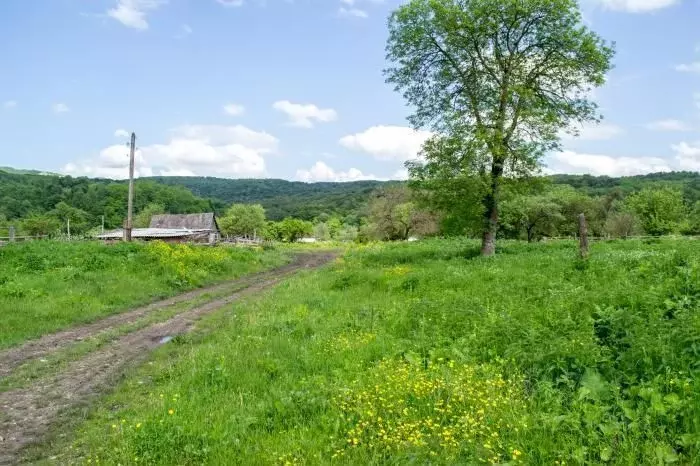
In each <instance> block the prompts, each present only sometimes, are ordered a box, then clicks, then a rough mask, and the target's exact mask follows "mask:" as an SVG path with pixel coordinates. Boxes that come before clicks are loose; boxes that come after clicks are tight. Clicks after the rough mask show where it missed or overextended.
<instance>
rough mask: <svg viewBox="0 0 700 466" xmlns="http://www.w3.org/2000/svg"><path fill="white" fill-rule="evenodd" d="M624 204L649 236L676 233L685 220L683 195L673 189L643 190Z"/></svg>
mask: <svg viewBox="0 0 700 466" xmlns="http://www.w3.org/2000/svg"><path fill="white" fill-rule="evenodd" d="M625 204H626V205H627V206H628V208H629V209H630V210H632V211H633V212H634V213H636V214H637V216H638V217H639V219H640V221H641V224H642V228H643V229H644V231H645V232H646V233H647V234H649V235H667V234H669V233H676V232H678V231H679V230H681V228H682V226H683V225H682V222H683V221H684V220H686V218H687V217H686V215H687V212H686V207H685V204H684V203H683V193H682V192H681V191H680V190H678V189H674V188H645V189H643V190H641V191H639V192H638V193H635V194H633V195H631V196H630V197H628V198H627V199H626V201H625Z"/></svg>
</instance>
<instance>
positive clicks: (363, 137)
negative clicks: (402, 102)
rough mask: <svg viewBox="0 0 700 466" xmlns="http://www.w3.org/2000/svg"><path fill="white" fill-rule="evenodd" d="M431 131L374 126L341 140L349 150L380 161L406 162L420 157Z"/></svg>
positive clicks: (404, 127)
mask: <svg viewBox="0 0 700 466" xmlns="http://www.w3.org/2000/svg"><path fill="white" fill-rule="evenodd" d="M431 136H432V133H431V132H429V131H415V130H413V129H411V128H408V127H406V126H372V127H371V128H368V129H366V130H365V131H363V132H361V133H357V134H351V135H348V136H345V137H343V138H341V139H340V141H339V142H340V144H341V145H342V146H344V147H347V148H348V149H352V150H357V151H362V152H366V153H368V154H370V155H372V156H374V157H376V158H377V159H380V160H398V161H405V160H410V159H414V158H416V157H418V154H419V152H420V150H421V148H422V147H423V144H424V143H425V141H427V140H428V138H430V137H431Z"/></svg>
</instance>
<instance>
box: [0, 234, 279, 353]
mask: <svg viewBox="0 0 700 466" xmlns="http://www.w3.org/2000/svg"><path fill="white" fill-rule="evenodd" d="M287 260H288V255H287V254H285V253H284V252H282V251H279V250H267V251H254V250H249V249H242V248H226V247H214V248H210V247H197V246H187V245H167V244H165V243H162V242H155V243H148V244H143V243H131V244H125V243H119V244H114V245H103V244H99V243H97V242H82V243H62V242H52V241H36V242H29V243H17V244H10V245H7V246H5V247H2V248H0V348H6V347H10V346H13V345H16V344H19V343H21V342H23V341H26V340H28V339H32V338H36V337H39V336H41V335H43V334H46V333H50V332H54V331H57V330H60V329H63V328H66V327H69V326H72V325H76V324H83V323H87V322H91V321H94V320H96V319H98V318H100V317H104V316H107V315H110V314H114V313H117V312H119V311H122V310H127V309H129V308H131V307H133V306H137V305H141V304H144V303H147V302H151V301H154V300H157V299H162V298H166V297H169V296H172V295H175V294H177V293H180V292H182V291H186V290H188V289H192V288H197V287H200V286H204V285H208V284H212V283H215V282H217V281H222V280H228V279H234V278H238V277H240V276H242V275H246V274H249V273H253V272H257V271H261V270H265V269H269V268H272V267H275V266H277V265H281V264H283V263H285V262H286V261H287Z"/></svg>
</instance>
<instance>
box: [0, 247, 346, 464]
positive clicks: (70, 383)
mask: <svg viewBox="0 0 700 466" xmlns="http://www.w3.org/2000/svg"><path fill="white" fill-rule="evenodd" d="M335 256H336V254H335V253H332V252H316V253H306V254H300V255H298V256H297V257H296V259H295V260H294V261H293V262H292V263H291V264H288V265H285V266H283V267H280V268H277V269H275V270H272V271H268V272H263V273H259V274H255V275H251V276H248V277H245V278H242V279H240V280H237V281H235V282H229V283H226V284H221V285H217V286H216V287H210V288H205V289H200V290H196V291H192V292H189V293H184V294H182V295H179V296H177V297H175V298H170V299H167V300H164V301H160V302H157V303H153V304H151V305H148V306H145V307H142V308H138V309H135V310H133V311H129V312H125V313H122V314H118V315H115V316H110V317H107V318H105V319H102V320H100V321H97V322H94V323H92V324H89V325H84V326H81V327H76V328H73V329H69V330H64V331H61V332H57V333H54V334H51V335H46V336H44V337H42V338H40V339H37V340H34V341H31V342H27V343H25V344H23V345H21V346H19V347H17V348H11V349H9V350H5V351H3V352H2V353H0V377H3V376H8V375H10V374H11V373H12V371H13V369H14V368H16V367H18V366H20V365H22V364H25V363H27V362H28V361H31V360H32V359H36V358H43V357H46V356H48V355H50V354H53V353H55V352H57V351H60V350H61V349H64V348H66V347H68V346H69V345H72V344H75V343H76V342H80V341H83V340H85V339H89V338H94V337H96V336H98V335H100V334H101V333H104V332H108V331H110V330H113V329H115V328H119V327H123V326H124V325H125V324H129V323H132V322H135V321H137V320H138V319H140V318H143V317H144V316H145V315H147V314H148V313H150V312H153V311H155V310H158V309H161V308H163V307H166V306H171V305H173V304H176V303H181V302H186V301H188V300H192V299H195V298H197V297H198V296H201V295H203V294H205V293H208V292H209V293H210V292H212V291H216V290H217V289H218V290H219V291H220V290H221V288H223V287H232V286H233V285H235V287H236V291H233V292H232V294H230V295H228V296H225V297H223V298H218V299H214V300H213V301H210V302H207V303H206V304H203V305H201V306H197V307H195V308H192V309H189V310H186V311H184V312H182V313H180V314H177V315H175V316H174V317H172V318H170V319H168V320H166V321H163V322H157V323H154V324H152V325H148V326H146V327H143V328H139V329H137V330H135V331H133V332H131V333H127V334H124V335H122V336H120V337H119V338H117V339H115V340H114V341H113V342H111V344H108V345H106V346H103V347H100V348H98V349H97V350H96V351H94V352H92V353H88V354H86V355H84V356H83V357H82V358H80V359H77V360H75V361H73V362H71V363H70V364H69V365H67V366H66V367H65V368H64V369H63V370H62V371H61V372H59V373H58V374H55V375H52V376H49V377H46V378H43V379H39V380H36V381H34V382H33V383H32V384H31V385H29V386H26V387H22V388H18V389H14V390H9V391H6V392H4V393H0V410H1V411H0V464H16V463H17V462H18V461H19V460H20V458H21V456H20V455H21V452H22V449H23V448H25V447H26V446H28V445H30V444H32V443H35V442H37V441H39V440H41V438H42V437H43V435H45V434H46V433H47V432H48V430H49V429H50V428H51V427H52V426H54V425H55V424H56V423H57V422H59V421H60V420H61V413H62V412H65V411H66V410H69V409H72V408H76V407H80V406H83V405H86V404H87V403H89V401H90V400H91V399H92V398H93V397H94V396H96V395H97V394H99V393H101V392H103V391H105V390H107V389H108V388H109V387H110V386H111V385H112V384H113V383H114V382H115V380H116V379H117V378H118V377H119V375H120V374H122V373H123V372H124V370H125V369H127V368H128V367H131V366H134V365H136V364H138V363H140V362H141V361H143V360H144V359H145V358H146V357H147V356H148V354H149V352H150V350H152V349H154V348H156V347H157V346H159V345H161V344H163V343H164V342H165V341H168V340H169V339H170V338H173V337H174V336H177V335H181V334H184V333H187V332H189V331H190V330H191V329H192V328H193V327H194V324H195V322H196V321H197V320H198V319H199V318H200V317H202V316H203V315H205V314H207V313H210V312H213V311H215V310H217V309H220V308H222V307H224V306H226V305H228V304H230V303H232V302H234V301H237V300H239V299H241V298H243V297H247V296H251V295H254V294H255V293H258V292H261V291H264V290H265V289H267V288H270V287H272V286H274V285H276V284H277V283H279V282H280V281H281V280H283V279H284V278H286V277H287V276H289V275H291V274H293V273H295V272H298V271H300V270H303V269H307V268H315V267H319V266H321V265H323V264H325V263H327V262H329V261H330V260H332V259H333V258H334V257H335Z"/></svg>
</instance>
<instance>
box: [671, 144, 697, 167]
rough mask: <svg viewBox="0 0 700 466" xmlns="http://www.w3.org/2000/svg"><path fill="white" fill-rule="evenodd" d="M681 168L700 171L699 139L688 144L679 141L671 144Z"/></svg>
mask: <svg viewBox="0 0 700 466" xmlns="http://www.w3.org/2000/svg"><path fill="white" fill-rule="evenodd" d="M671 148H672V149H673V151H674V152H675V153H676V161H677V162H678V166H679V168H680V169H681V170H691V171H700V141H698V142H696V143H694V144H689V143H687V142H681V143H680V144H674V145H673V146H671Z"/></svg>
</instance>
